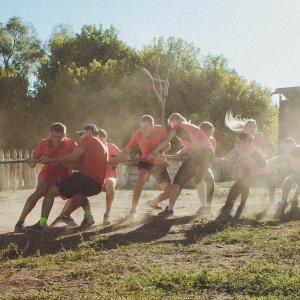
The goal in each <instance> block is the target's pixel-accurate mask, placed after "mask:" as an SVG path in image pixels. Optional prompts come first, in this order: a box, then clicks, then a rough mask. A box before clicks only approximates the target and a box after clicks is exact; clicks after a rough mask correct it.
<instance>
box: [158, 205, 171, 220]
mask: <svg viewBox="0 0 300 300" xmlns="http://www.w3.org/2000/svg"><path fill="white" fill-rule="evenodd" d="M173 213H174V211H173V210H168V206H166V208H165V210H163V211H162V212H160V213H158V214H157V216H158V217H165V218H167V217H170V216H173Z"/></svg>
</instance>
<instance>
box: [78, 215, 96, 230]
mask: <svg viewBox="0 0 300 300" xmlns="http://www.w3.org/2000/svg"><path fill="white" fill-rule="evenodd" d="M93 224H95V220H94V217H93V215H89V216H88V217H85V218H83V220H82V222H81V226H87V227H91V226H92V225H93Z"/></svg>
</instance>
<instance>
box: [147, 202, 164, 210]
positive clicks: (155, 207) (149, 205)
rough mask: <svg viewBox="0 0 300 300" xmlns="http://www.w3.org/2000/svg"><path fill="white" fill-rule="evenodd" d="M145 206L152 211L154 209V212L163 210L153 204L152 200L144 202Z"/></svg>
mask: <svg viewBox="0 0 300 300" xmlns="http://www.w3.org/2000/svg"><path fill="white" fill-rule="evenodd" d="M146 205H147V206H148V207H150V208H152V209H156V210H163V208H162V207H161V206H159V205H157V204H154V203H153V201H152V200H148V201H147V202H146Z"/></svg>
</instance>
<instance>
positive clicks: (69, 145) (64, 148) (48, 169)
mask: <svg viewBox="0 0 300 300" xmlns="http://www.w3.org/2000/svg"><path fill="white" fill-rule="evenodd" d="M75 148H76V142H75V141H74V140H72V139H68V138H66V137H65V138H64V139H63V141H62V143H61V145H60V148H59V149H58V151H54V150H53V149H52V141H51V138H50V137H49V138H46V139H43V140H41V141H39V142H38V145H37V147H36V149H35V150H34V151H33V155H32V156H33V157H34V158H35V159H39V158H41V157H42V156H46V157H51V158H55V157H59V156H64V155H66V154H69V153H71V152H73V150H74V149H75ZM72 174H73V170H72V169H69V168H65V167H62V166H61V165H58V164H57V165H52V164H45V165H44V166H43V168H42V170H41V172H40V173H39V175H38V180H41V179H46V180H47V181H48V183H49V185H50V186H51V185H53V184H54V183H56V182H57V181H59V180H60V179H61V178H64V177H67V176H69V175H72Z"/></svg>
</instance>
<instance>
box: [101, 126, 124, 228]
mask: <svg viewBox="0 0 300 300" xmlns="http://www.w3.org/2000/svg"><path fill="white" fill-rule="evenodd" d="M98 138H99V139H100V141H102V142H103V143H105V144H106V145H107V148H108V156H109V158H108V164H107V165H106V172H105V181H104V190H105V192H106V210H105V213H104V216H103V224H104V225H109V224H110V223H111V220H110V212H111V208H112V203H113V201H114V198H115V190H116V187H117V184H118V173H117V165H116V164H117V163H120V162H125V161H127V160H128V159H127V156H126V155H125V154H124V153H123V152H121V151H120V149H119V148H118V147H117V146H116V145H115V144H112V143H106V140H107V133H106V132H105V130H103V129H99V130H98Z"/></svg>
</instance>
